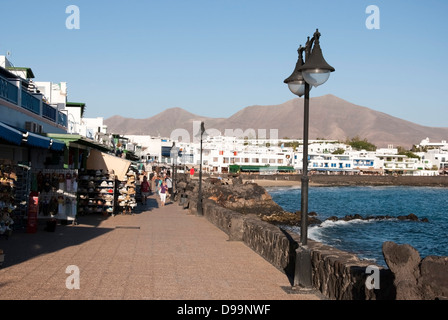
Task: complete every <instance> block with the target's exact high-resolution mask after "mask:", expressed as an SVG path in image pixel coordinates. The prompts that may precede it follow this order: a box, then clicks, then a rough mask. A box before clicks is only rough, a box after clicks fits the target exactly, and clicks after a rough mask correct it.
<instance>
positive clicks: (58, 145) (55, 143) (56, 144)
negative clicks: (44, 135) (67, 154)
mask: <svg viewBox="0 0 448 320" xmlns="http://www.w3.org/2000/svg"><path fill="white" fill-rule="evenodd" d="M50 148H51V149H52V150H55V151H63V150H64V149H65V142H63V141H59V140H55V139H51V145H50Z"/></svg>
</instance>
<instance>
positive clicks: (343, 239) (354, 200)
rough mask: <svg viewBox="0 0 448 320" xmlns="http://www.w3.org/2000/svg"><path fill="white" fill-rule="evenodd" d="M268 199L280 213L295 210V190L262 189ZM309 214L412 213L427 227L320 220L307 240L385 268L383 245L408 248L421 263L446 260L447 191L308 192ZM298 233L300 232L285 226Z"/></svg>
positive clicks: (351, 189)
mask: <svg viewBox="0 0 448 320" xmlns="http://www.w3.org/2000/svg"><path fill="white" fill-rule="evenodd" d="M266 190H267V191H268V192H269V194H270V195H271V196H272V199H273V200H274V201H275V202H276V203H278V204H279V205H280V206H282V207H283V209H284V210H286V211H290V212H295V211H298V210H300V187H267V188H266ZM308 208H309V212H312V211H314V212H316V213H317V218H318V219H319V220H321V221H324V220H325V219H327V218H328V217H330V216H337V217H338V218H343V217H344V216H345V215H353V214H360V215H361V216H363V217H367V216H378V215H389V216H392V217H398V216H402V215H408V214H410V213H414V214H415V215H417V216H418V217H419V219H421V218H427V219H428V220H429V222H420V221H419V222H414V221H400V220H398V219H390V220H369V221H365V220H359V219H358V220H352V221H349V222H346V221H336V222H331V221H324V222H323V223H322V224H320V225H318V226H310V227H309V228H308V238H309V239H313V240H316V241H319V242H322V243H325V244H327V245H330V246H333V247H336V248H338V249H341V250H344V251H348V252H352V253H355V254H356V255H357V256H358V257H359V258H360V259H370V260H374V261H375V262H376V263H377V264H378V265H382V266H386V263H385V261H384V258H383V254H382V244H383V243H384V242H385V241H393V242H396V243H398V244H405V243H407V244H410V245H411V246H413V247H414V248H415V249H417V251H418V252H419V254H420V256H421V257H422V258H424V257H426V256H428V255H437V256H448V188H433V187H402V186H386V187H376V186H372V187H370V186H368V187H366V186H360V187H357V186H355V187H310V188H309V195H308ZM284 228H286V229H289V230H291V231H293V232H297V233H300V227H287V226H284Z"/></svg>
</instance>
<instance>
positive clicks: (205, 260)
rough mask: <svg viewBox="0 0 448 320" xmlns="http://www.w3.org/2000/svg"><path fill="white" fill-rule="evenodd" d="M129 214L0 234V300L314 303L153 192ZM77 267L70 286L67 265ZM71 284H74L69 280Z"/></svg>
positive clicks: (256, 257) (244, 250)
mask: <svg viewBox="0 0 448 320" xmlns="http://www.w3.org/2000/svg"><path fill="white" fill-rule="evenodd" d="M139 208H140V209H139V210H138V212H136V213H135V214H133V215H117V216H115V217H107V218H103V217H102V216H95V215H93V216H82V217H80V218H79V225H76V226H72V225H69V226H61V225H58V226H57V227H56V231H55V232H46V231H44V230H43V226H40V228H39V230H38V232H37V233H35V234H27V233H25V232H15V233H14V234H13V235H12V236H11V237H10V238H9V239H8V240H6V239H0V249H3V250H4V252H5V262H4V263H3V267H2V268H1V269H0V299H3V300H5V299H6V300H8V299H9V300H16V299H21V300H33V299H39V300H42V299H43V300H59V299H61V300H68V299H76V300H85V299H101V300H112V299H114V300H127V299H133V300H143V299H151V300H153V299H162V300H317V299H320V297H319V296H318V295H314V294H312V293H306V292H305V293H296V292H291V290H290V289H291V284H290V281H289V280H288V278H287V277H286V275H285V274H283V273H282V272H281V271H279V270H278V269H276V268H275V267H273V266H272V265H271V264H270V263H269V262H267V261H266V260H265V259H263V258H262V257H261V256H259V255H258V254H257V253H255V252H254V251H252V250H251V249H250V248H249V247H247V246H246V245H245V244H244V243H242V242H233V241H228V236H227V235H226V234H225V233H224V232H222V231H221V230H219V229H218V228H217V227H215V226H214V225H213V224H211V223H210V222H209V221H208V220H207V219H206V218H204V217H198V216H196V215H192V214H189V213H188V211H187V210H184V209H182V207H180V206H179V205H178V204H177V203H175V204H168V205H166V206H165V207H162V208H159V207H158V206H157V201H156V199H155V197H154V196H152V197H151V199H149V204H148V205H146V207H142V205H140V207H139ZM71 265H74V266H77V267H78V268H79V275H80V277H79V280H80V281H79V284H80V288H79V289H72V290H69V289H67V287H66V280H67V278H68V277H69V276H70V274H69V273H66V268H67V267H68V266H71ZM73 283H74V282H73Z"/></svg>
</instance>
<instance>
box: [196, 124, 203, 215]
mask: <svg viewBox="0 0 448 320" xmlns="http://www.w3.org/2000/svg"><path fill="white" fill-rule="evenodd" d="M204 132H205V127H204V122H201V132H200V135H201V156H200V162H199V190H198V205H197V211H198V215H200V216H202V215H204V212H203V210H202V137H203V135H204Z"/></svg>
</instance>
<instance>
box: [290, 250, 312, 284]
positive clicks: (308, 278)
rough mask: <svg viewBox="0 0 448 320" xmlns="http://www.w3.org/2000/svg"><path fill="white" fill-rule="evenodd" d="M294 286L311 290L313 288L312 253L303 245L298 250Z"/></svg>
mask: <svg viewBox="0 0 448 320" xmlns="http://www.w3.org/2000/svg"><path fill="white" fill-rule="evenodd" d="M294 286H296V287H297V286H298V287H302V288H311V287H312V286H313V280H312V268H311V251H310V250H309V249H308V247H307V246H302V245H301V246H299V248H297V249H296V265H295V271H294Z"/></svg>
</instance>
